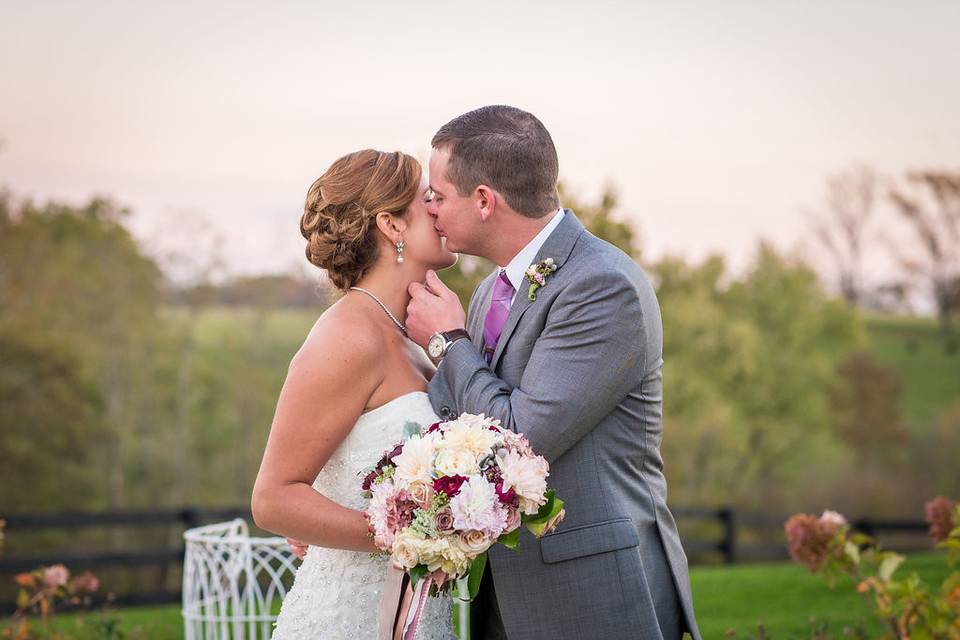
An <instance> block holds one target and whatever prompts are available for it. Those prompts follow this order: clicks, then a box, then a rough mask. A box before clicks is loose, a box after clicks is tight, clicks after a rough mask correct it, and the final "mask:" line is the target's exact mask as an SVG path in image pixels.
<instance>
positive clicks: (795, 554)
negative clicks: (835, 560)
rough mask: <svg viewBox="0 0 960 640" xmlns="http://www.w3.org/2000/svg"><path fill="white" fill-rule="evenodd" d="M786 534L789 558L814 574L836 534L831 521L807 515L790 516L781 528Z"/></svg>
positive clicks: (835, 527)
mask: <svg viewBox="0 0 960 640" xmlns="http://www.w3.org/2000/svg"><path fill="white" fill-rule="evenodd" d="M783 528H784V531H785V532H786V534H787V546H788V547H789V549H790V557H791V558H793V560H794V561H795V562H798V563H800V564H802V565H804V566H805V567H807V568H808V569H809V570H810V573H816V572H817V570H819V569H820V567H821V566H823V563H824V561H825V560H826V558H827V554H828V553H829V551H830V541H831V540H833V537H834V535H835V534H836V532H837V529H838V527H837V525H836V523H835V522H833V521H831V519H829V518H828V519H827V520H824V519H822V518H817V517H816V516H812V515H809V514H807V513H798V514H796V515H794V516H791V518H790V519H789V520H787V523H786V524H785V525H784V526H783Z"/></svg>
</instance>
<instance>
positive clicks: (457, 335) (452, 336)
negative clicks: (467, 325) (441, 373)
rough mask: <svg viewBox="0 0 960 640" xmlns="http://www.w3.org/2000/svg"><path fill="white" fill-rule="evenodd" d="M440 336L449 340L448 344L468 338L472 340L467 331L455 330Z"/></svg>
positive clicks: (444, 332)
mask: <svg viewBox="0 0 960 640" xmlns="http://www.w3.org/2000/svg"><path fill="white" fill-rule="evenodd" d="M440 335H442V336H443V337H444V338H445V339H446V340H447V342H450V343H452V342H455V341H457V340H460V339H462V338H467V339H468V340H469V339H470V334H469V333H467V330H466V329H454V330H453V331H441V332H440ZM448 348H449V347H448Z"/></svg>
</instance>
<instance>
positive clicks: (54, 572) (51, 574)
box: [43, 564, 70, 589]
mask: <svg viewBox="0 0 960 640" xmlns="http://www.w3.org/2000/svg"><path fill="white" fill-rule="evenodd" d="M69 579H70V571H69V570H67V568H66V567H65V566H63V565H62V564H55V565H53V566H52V567H47V568H46V569H45V570H44V572H43V584H44V586H46V587H47V588H48V589H57V588H59V587H63V586H65V585H66V584H67V581H68V580H69Z"/></svg>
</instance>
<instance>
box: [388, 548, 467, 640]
mask: <svg viewBox="0 0 960 640" xmlns="http://www.w3.org/2000/svg"><path fill="white" fill-rule="evenodd" d="M446 579H447V576H446V574H444V573H443V572H442V571H434V572H433V573H428V574H427V575H425V576H423V577H422V578H421V579H420V580H419V581H417V584H416V585H413V584H412V583H411V581H410V577H409V576H408V575H407V574H406V572H404V571H403V569H401V568H399V567H397V566H395V565H394V564H393V563H390V565H388V567H387V574H386V576H385V577H384V588H383V596H382V598H381V599H380V608H379V624H378V635H377V637H378V640H416V637H417V630H418V629H419V628H420V620H421V618H422V616H423V608H424V606H425V605H426V603H427V598H428V597H429V595H430V587H432V586H433V585H437V587H438V588H439V587H440V586H442V585H443V583H444V582H445V581H446ZM458 583H459V581H458ZM458 594H459V584H458ZM458 605H459V607H460V608H461V609H464V608H466V607H469V600H468V601H467V604H465V605H464V604H462V603H455V605H454V615H456V613H457V608H458ZM465 615H466V629H467V633H469V628H470V619H469V611H468V610H467V611H466V614H465ZM460 638H461V640H468V637H467V636H460Z"/></svg>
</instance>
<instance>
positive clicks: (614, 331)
mask: <svg viewBox="0 0 960 640" xmlns="http://www.w3.org/2000/svg"><path fill="white" fill-rule="evenodd" d="M643 324H644V323H643V316H642V308H641V305H640V299H639V296H638V293H637V290H636V288H635V287H634V285H633V283H632V282H630V281H629V279H628V278H627V277H626V276H625V275H624V274H622V273H620V272H616V271H607V272H602V273H599V274H596V275H595V276H593V277H590V278H586V279H578V281H577V282H575V283H570V284H568V285H567V286H566V287H565V288H564V290H563V291H562V292H560V293H559V294H558V295H557V298H556V299H555V300H554V301H553V304H552V306H551V309H550V311H549V312H548V314H547V320H546V324H545V326H544V329H543V332H542V333H541V334H540V336H539V338H537V340H536V342H535V343H534V347H533V350H532V352H531V354H530V360H529V361H528V363H527V366H526V369H525V370H524V373H523V376H522V378H521V380H520V385H519V386H518V387H511V386H510V385H508V384H507V383H505V382H504V381H503V380H501V379H500V378H499V377H497V375H496V374H495V373H494V372H493V371H491V369H490V368H489V367H488V366H487V363H486V362H485V361H484V360H483V358H482V357H481V356H480V354H478V353H477V351H476V349H474V347H473V345H472V344H470V343H469V342H466V341H460V342H457V343H456V344H454V345H453V346H452V347H451V348H450V351H449V353H448V354H447V356H446V357H445V358H444V360H443V362H442V363H441V365H440V370H441V371H442V373H443V379H444V380H445V382H446V384H447V385H448V387H449V389H450V391H451V395H452V397H453V398H454V399H455V401H456V405H457V407H459V411H461V412H467V413H484V414H486V415H487V416H490V417H493V418H498V419H499V420H500V421H501V425H502V426H504V427H507V428H510V429H512V430H514V431H516V432H518V433H522V434H523V435H525V436H526V437H527V439H528V440H529V441H530V444H531V446H532V447H533V449H534V451H536V452H537V453H538V454H540V455H542V456H544V457H545V458H547V460H548V461H550V462H553V461H554V460H556V459H557V458H559V457H560V456H561V455H563V454H564V452H566V451H567V450H568V449H569V448H570V447H572V446H573V445H574V444H575V443H576V442H577V441H579V440H580V439H581V438H583V437H584V436H585V435H586V434H587V433H589V432H590V430H592V429H593V428H594V427H595V426H596V425H597V424H598V423H599V422H600V421H601V420H602V419H603V418H604V417H606V416H607V415H608V414H609V413H610V412H612V411H613V410H614V409H615V408H616V406H617V405H618V404H619V403H620V402H621V401H622V400H623V398H625V397H626V395H627V394H628V393H629V392H630V391H631V390H632V389H634V388H635V387H636V386H637V384H638V382H639V380H640V378H641V377H642V374H643V366H644V362H645V360H646V357H645V356H646V354H645V350H646V345H645V342H644V333H643Z"/></svg>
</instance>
